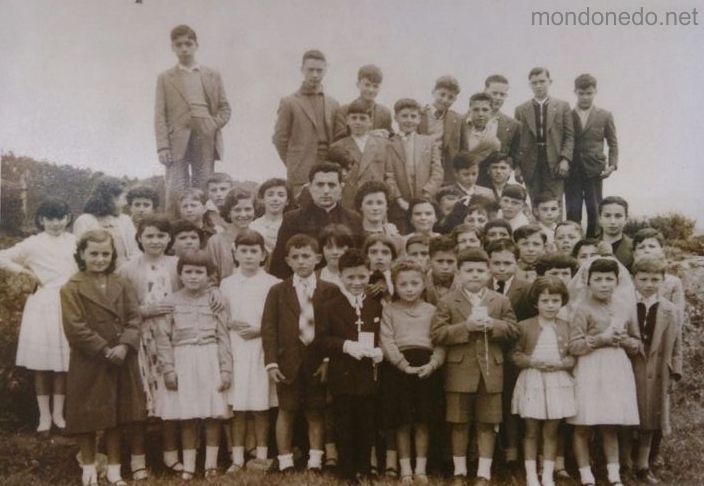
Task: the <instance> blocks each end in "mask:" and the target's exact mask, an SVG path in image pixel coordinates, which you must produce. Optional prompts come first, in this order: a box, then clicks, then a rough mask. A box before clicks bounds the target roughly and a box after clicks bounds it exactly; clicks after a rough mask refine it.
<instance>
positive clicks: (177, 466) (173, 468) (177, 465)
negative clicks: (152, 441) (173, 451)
mask: <svg viewBox="0 0 704 486" xmlns="http://www.w3.org/2000/svg"><path fill="white" fill-rule="evenodd" d="M164 467H166V469H168V470H169V471H170V472H172V473H174V474H179V473H182V472H183V463H182V462H181V461H176V462H174V463H173V464H171V465H170V466H169V465H168V464H166V463H164Z"/></svg>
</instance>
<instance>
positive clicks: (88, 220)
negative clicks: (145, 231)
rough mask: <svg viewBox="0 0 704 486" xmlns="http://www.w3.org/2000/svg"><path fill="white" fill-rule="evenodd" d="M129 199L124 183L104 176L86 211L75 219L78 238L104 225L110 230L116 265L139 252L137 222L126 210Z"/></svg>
mask: <svg viewBox="0 0 704 486" xmlns="http://www.w3.org/2000/svg"><path fill="white" fill-rule="evenodd" d="M126 202H127V199H126V193H125V186H124V184H123V183H122V182H121V181H120V180H118V179H115V178H114V177H108V176H105V177H102V178H101V179H99V180H98V182H97V183H96V185H95V187H94V188H93V190H92V191H91V194H90V196H89V197H88V200H87V201H86V204H85V206H83V214H81V215H80V216H79V217H78V218H76V221H75V222H74V223H73V234H74V235H75V236H76V238H77V239H78V238H80V237H81V235H82V234H83V233H85V232H86V231H88V230H94V229H104V230H106V231H107V232H108V233H110V235H111V236H112V239H113V241H114V243H115V251H116V252H117V263H116V265H117V267H116V268H120V267H121V266H122V265H123V264H124V263H125V262H127V260H129V259H130V258H132V257H133V256H137V255H139V248H138V247H137V241H136V240H135V234H136V230H135V227H134V223H133V222H132V219H131V218H130V217H129V216H127V215H126V214H123V213H122V208H124V207H125V204H126Z"/></svg>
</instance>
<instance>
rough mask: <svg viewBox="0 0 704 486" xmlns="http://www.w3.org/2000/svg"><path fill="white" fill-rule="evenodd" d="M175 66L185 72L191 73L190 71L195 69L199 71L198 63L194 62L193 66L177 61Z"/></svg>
mask: <svg viewBox="0 0 704 486" xmlns="http://www.w3.org/2000/svg"><path fill="white" fill-rule="evenodd" d="M176 66H177V67H178V69H179V70H180V71H185V72H187V73H192V72H195V71H200V64H194V65H193V66H191V67H188V66H184V65H183V64H181V63H178V64H177V65H176Z"/></svg>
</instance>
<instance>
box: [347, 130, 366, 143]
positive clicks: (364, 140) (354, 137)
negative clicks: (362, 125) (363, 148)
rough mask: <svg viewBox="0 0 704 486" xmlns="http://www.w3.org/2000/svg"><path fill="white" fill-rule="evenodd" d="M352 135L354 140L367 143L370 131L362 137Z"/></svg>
mask: <svg viewBox="0 0 704 486" xmlns="http://www.w3.org/2000/svg"><path fill="white" fill-rule="evenodd" d="M350 136H351V137H352V140H354V141H355V142H356V143H361V144H362V145H365V144H366V143H367V140H368V139H369V132H367V133H365V134H364V135H362V136H361V137H357V136H356V135H350Z"/></svg>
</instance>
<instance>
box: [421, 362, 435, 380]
mask: <svg viewBox="0 0 704 486" xmlns="http://www.w3.org/2000/svg"><path fill="white" fill-rule="evenodd" d="M433 371H435V368H434V367H433V365H432V364H431V363H426V364H424V365H423V366H419V367H418V378H420V379H421V380H423V379H425V378H427V377H429V376H430V375H432V374H433Z"/></svg>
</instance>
